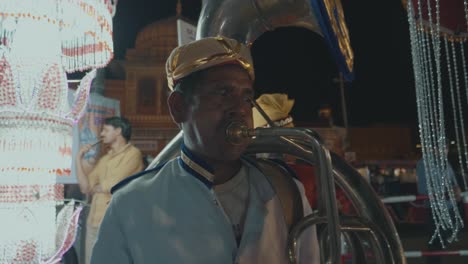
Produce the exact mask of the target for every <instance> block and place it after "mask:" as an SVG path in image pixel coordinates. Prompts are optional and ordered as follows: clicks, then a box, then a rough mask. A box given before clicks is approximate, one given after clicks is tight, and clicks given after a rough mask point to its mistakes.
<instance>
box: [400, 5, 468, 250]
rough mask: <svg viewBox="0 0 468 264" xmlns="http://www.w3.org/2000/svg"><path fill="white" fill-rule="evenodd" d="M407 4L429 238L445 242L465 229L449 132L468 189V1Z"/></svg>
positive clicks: (454, 237)
mask: <svg viewBox="0 0 468 264" xmlns="http://www.w3.org/2000/svg"><path fill="white" fill-rule="evenodd" d="M404 2H405V1H404ZM406 7H407V12H408V22H409V29H410V39H411V49H412V59H413V69H414V77H415V86H416V100H417V109H418V119H419V134H420V139H421V145H422V154H423V160H424V167H425V171H426V174H427V189H428V193H429V199H430V204H431V208H432V217H433V221H434V222H435V224H436V229H435V231H434V235H433V236H432V238H431V240H430V241H429V242H430V243H432V242H433V241H434V239H436V238H437V239H439V240H440V241H441V243H442V245H443V246H445V243H447V242H448V243H450V242H452V241H454V240H456V239H457V234H458V232H459V231H460V229H461V228H462V227H463V220H462V217H461V216H460V213H459V211H458V208H457V204H456V200H455V193H454V191H453V188H452V186H453V179H452V177H450V174H449V173H450V170H449V168H448V166H449V161H448V155H447V154H448V144H449V142H448V138H449V134H448V133H449V131H454V133H453V132H452V133H451V134H452V137H453V134H454V136H455V142H456V148H457V153H458V155H457V157H458V163H459V164H458V167H459V168H460V172H461V175H462V182H460V183H459V184H460V186H463V187H464V189H465V190H466V189H467V183H466V179H465V177H466V176H464V175H466V172H468V147H467V138H466V131H465V129H466V125H465V121H464V120H465V117H464V114H463V113H464V112H465V110H466V107H467V105H468V73H467V69H466V59H465V51H464V45H465V44H466V43H467V39H468V30H467V29H468V8H467V7H468V4H467V0H464V1H462V0H452V1H444V0H412V1H407V2H406ZM463 87H464V88H465V89H464V90H463ZM463 93H464V95H463ZM446 231H451V232H449V233H450V235H449V236H448V237H446V236H444V235H443V233H446Z"/></svg>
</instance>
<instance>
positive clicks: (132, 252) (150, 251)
mask: <svg viewBox="0 0 468 264" xmlns="http://www.w3.org/2000/svg"><path fill="white" fill-rule="evenodd" d="M166 71H167V76H168V84H169V87H170V89H171V90H172V93H171V95H170V96H169V98H168V106H169V109H170V113H171V115H172V117H173V119H174V121H175V122H176V123H177V124H178V125H179V126H180V127H181V129H182V130H183V132H184V133H183V141H184V144H183V146H182V148H181V153H180V156H179V157H177V158H175V159H173V160H171V161H168V162H167V163H166V164H164V165H162V166H160V167H158V168H155V169H152V170H149V171H146V172H143V173H141V174H137V175H134V176H133V177H131V178H129V179H127V180H126V181H124V182H122V183H120V184H118V185H117V186H115V187H114V189H113V191H114V195H113V198H112V201H111V204H110V206H109V208H108V210H107V212H106V216H105V217H104V220H103V222H102V225H101V229H100V232H99V235H98V240H97V242H96V245H95V247H94V251H93V256H92V263H95V264H103V263H113V264H114V263H116V264H120V263H122V264H123V263H171V264H179V263H180V264H182V263H193V264H220V263H242V264H258V263H269V264H286V263H288V259H287V252H286V246H287V237H288V230H287V226H286V223H285V217H284V214H283V209H282V207H281V204H280V201H279V199H278V196H277V195H276V194H275V191H274V189H273V187H272V185H271V184H270V182H269V181H268V179H267V178H266V176H265V175H263V173H262V172H260V171H259V170H258V169H257V168H256V166H255V165H254V164H251V163H250V162H249V161H247V160H246V159H244V158H242V153H243V152H244V151H245V149H246V147H247V146H248V144H249V143H250V142H249V140H245V141H243V142H241V143H240V144H231V143H229V142H228V141H226V138H225V137H226V136H225V131H226V127H227V126H228V125H229V124H231V123H232V122H240V123H243V124H245V125H246V126H248V127H252V125H253V124H252V109H251V105H250V103H249V102H250V100H252V99H253V98H252V97H253V89H252V83H253V80H254V70H253V64H252V58H251V55H250V51H249V48H248V47H246V46H244V45H243V44H240V43H238V42H237V41H235V40H232V39H229V38H225V37H211V38H204V39H200V40H196V41H194V42H191V43H189V44H187V45H184V46H181V47H178V48H176V49H175V50H174V51H173V52H172V53H171V55H170V57H169V59H168V61H167V64H166ZM301 190H302V197H303V204H304V213H305V214H308V213H310V206H309V205H308V203H307V200H306V199H305V196H304V193H303V189H301ZM303 237H304V239H302V240H303V242H302V243H301V245H302V246H301V248H300V252H299V254H300V259H301V260H304V261H303V262H302V263H319V250H318V243H317V238H316V231H315V227H313V228H310V229H309V230H308V231H307V232H306V233H305V234H304V235H303Z"/></svg>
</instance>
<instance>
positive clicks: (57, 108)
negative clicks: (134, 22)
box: [0, 0, 117, 264]
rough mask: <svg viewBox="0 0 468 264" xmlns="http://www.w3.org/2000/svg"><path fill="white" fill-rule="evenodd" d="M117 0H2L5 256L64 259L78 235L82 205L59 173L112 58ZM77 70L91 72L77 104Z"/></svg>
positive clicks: (0, 175)
mask: <svg viewBox="0 0 468 264" xmlns="http://www.w3.org/2000/svg"><path fill="white" fill-rule="evenodd" d="M116 4H117V3H116V1H108V0H60V1H58V0H21V1H14V0H9V1H0V219H2V221H1V223H2V224H1V225H0V234H1V235H0V263H15V264H20V263H21V264H22V263H25V264H26V263H28V264H29V263H44V264H45V263H58V262H59V261H60V259H61V258H62V256H63V254H64V253H65V252H66V250H68V249H69V248H70V247H71V245H72V244H73V242H74V239H75V235H76V227H77V220H78V217H79V213H80V212H81V208H80V207H76V206H75V204H74V202H72V203H66V204H65V202H64V196H63V185H60V184H57V183H56V178H57V176H60V175H63V176H67V175H70V173H71V159H72V151H71V146H72V127H73V124H74V123H76V122H77V121H78V120H79V118H80V117H81V115H82V114H83V112H84V110H85V107H86V103H87V100H88V96H89V90H90V87H91V83H92V80H93V78H94V77H95V75H96V68H101V67H105V66H106V65H107V64H108V63H109V61H110V60H111V59H112V56H113V41H112V17H113V15H114V14H115V10H116ZM76 71H89V72H88V73H87V74H86V76H85V77H84V78H83V79H82V80H81V83H80V85H79V87H78V89H77V91H76V93H75V95H74V99H73V102H72V103H71V104H70V103H69V101H68V83H67V75H66V74H67V73H72V72H76ZM57 206H63V209H62V210H60V212H59V213H58V214H57V212H56V207H57Z"/></svg>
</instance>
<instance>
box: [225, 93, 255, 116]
mask: <svg viewBox="0 0 468 264" xmlns="http://www.w3.org/2000/svg"><path fill="white" fill-rule="evenodd" d="M251 110H252V106H251V103H250V101H249V100H248V99H246V97H245V96H233V97H232V99H231V100H230V102H229V106H228V113H229V115H230V117H245V115H247V113H249V111H251Z"/></svg>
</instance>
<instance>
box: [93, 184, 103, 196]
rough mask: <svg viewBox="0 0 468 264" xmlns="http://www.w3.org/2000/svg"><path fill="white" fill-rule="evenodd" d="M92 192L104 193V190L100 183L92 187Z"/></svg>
mask: <svg viewBox="0 0 468 264" xmlns="http://www.w3.org/2000/svg"><path fill="white" fill-rule="evenodd" d="M91 192H92V194H95V193H104V190H103V189H102V187H101V185H100V184H98V185H96V186H94V187H93V190H92V191H91Z"/></svg>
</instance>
